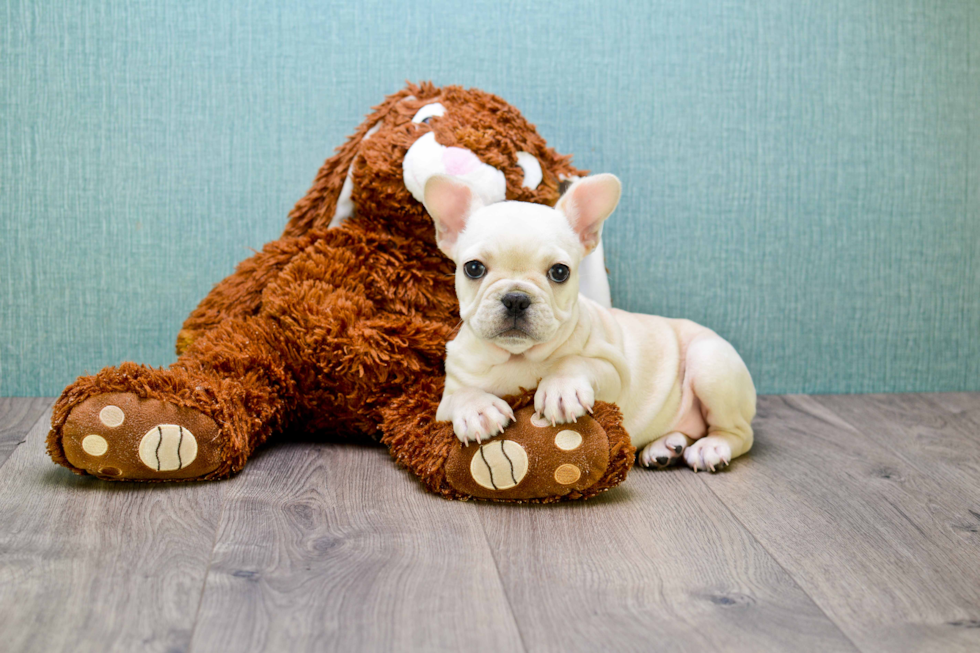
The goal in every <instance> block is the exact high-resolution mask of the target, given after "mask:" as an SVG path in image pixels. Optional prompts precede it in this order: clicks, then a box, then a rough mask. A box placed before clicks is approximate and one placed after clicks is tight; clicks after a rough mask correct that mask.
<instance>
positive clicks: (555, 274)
mask: <svg viewBox="0 0 980 653" xmlns="http://www.w3.org/2000/svg"><path fill="white" fill-rule="evenodd" d="M569 274H571V270H569V269H568V266H567V265H563V264H562V263H555V264H554V265H552V266H551V269H550V270H548V278H549V279H551V280H552V281H554V282H555V283H565V282H566V281H568V275H569Z"/></svg>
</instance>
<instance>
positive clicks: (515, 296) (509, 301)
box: [500, 292, 531, 317]
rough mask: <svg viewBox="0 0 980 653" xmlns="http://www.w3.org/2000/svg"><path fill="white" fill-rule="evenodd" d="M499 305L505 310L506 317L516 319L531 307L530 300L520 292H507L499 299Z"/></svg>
mask: <svg viewBox="0 0 980 653" xmlns="http://www.w3.org/2000/svg"><path fill="white" fill-rule="evenodd" d="M500 303H501V304H503V305H504V308H506V309H507V315H510V316H511V317H517V316H518V315H521V314H522V313H523V312H524V311H526V310H527V307H528V306H530V305H531V298H530V297H528V296H527V295H526V294H524V293H522V292H509V293H507V294H506V295H504V296H503V297H502V298H501V300H500Z"/></svg>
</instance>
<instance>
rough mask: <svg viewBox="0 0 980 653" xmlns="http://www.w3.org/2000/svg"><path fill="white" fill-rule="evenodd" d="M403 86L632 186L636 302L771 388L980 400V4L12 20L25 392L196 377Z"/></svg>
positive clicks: (9, 106)
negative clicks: (243, 263) (195, 355)
mask: <svg viewBox="0 0 980 653" xmlns="http://www.w3.org/2000/svg"><path fill="white" fill-rule="evenodd" d="M405 79H411V80H421V79H432V80H434V81H435V82H437V83H459V84H463V85H466V86H478V87H481V88H484V89H486V90H489V91H492V92H495V93H498V94H500V95H502V96H503V97H505V98H506V99H508V100H509V101H510V102H512V103H513V104H515V105H516V106H518V107H520V108H521V109H522V110H523V111H524V113H525V115H526V116H527V117H528V118H529V119H530V120H531V121H532V122H534V123H536V124H537V126H538V128H539V130H540V131H541V132H542V134H543V135H544V136H545V138H547V139H548V140H549V142H550V143H551V144H552V145H553V146H554V147H556V148H557V149H558V150H560V151H562V152H570V153H573V154H575V160H576V162H577V163H578V164H579V165H580V166H582V167H586V168H590V169H592V170H593V171H609V172H614V173H616V174H617V175H619V176H620V177H621V178H622V179H623V181H624V183H625V188H626V191H625V197H624V200H623V203H622V204H621V209H620V210H619V212H618V214H617V215H615V216H614V217H613V219H612V221H611V222H610V223H609V225H608V227H607V229H606V232H605V233H606V247H607V253H608V256H609V267H610V269H611V280H612V286H613V295H614V301H615V303H616V304H617V305H619V306H621V307H623V308H627V309H630V310H636V311H646V312H656V313H660V314H664V315H672V316H686V317H690V318H693V319H695V320H698V321H700V322H702V323H704V324H707V325H709V326H711V327H713V328H714V329H715V330H717V331H718V332H720V333H721V334H723V335H724V336H726V337H728V338H729V339H731V340H732V342H733V343H734V344H735V345H736V347H737V348H738V349H739V350H740V351H741V352H742V354H743V356H744V357H745V359H746V360H747V362H748V364H749V367H750V369H751V370H752V373H753V375H754V376H755V379H756V383H757V385H758V387H759V389H760V391H762V392H865V391H904V390H909V391H925V390H956V389H958V390H980V2H977V1H976V0H960V1H954V0H949V1H946V2H940V3H937V2H934V1H931V0H921V1H917V0H903V1H899V0H847V1H834V2H819V1H810V2H800V1H799V0H785V1H781V0H765V1H763V0H760V1H758V2H734V1H725V0H712V1H710V2H700V1H693V0H692V1H685V2H677V1H676V0H657V1H652V0H647V1H645V2H629V1H620V0H607V1H605V2H595V3H593V2H588V3H585V2H572V1H565V2H544V1H540V0H539V1H536V2H533V3H532V2H528V3H523V2H500V1H497V0H493V1H486V0H476V1H473V2H468V3H457V2H427V1H425V0H416V1H414V2H393V1H390V0H389V1H384V2H377V1H368V2H347V1H339V2H338V1H335V0H331V1H329V2H327V1H323V0H316V1H313V0H309V1H307V2H299V3H293V2H284V1H282V0H254V1H251V2H247V3H243V2H238V1H231V0H229V1H226V2H197V1H195V2H190V1H188V2H177V1H175V0H152V1H150V0H118V1H116V0H102V1H97V2H93V1H79V0H73V1H71V2H67V1H64V2H63V1H55V0H50V1H46V2H21V1H18V0H6V1H5V3H4V5H3V7H2V8H0V121H2V127H0V139H2V148H0V156H2V159H0V243H2V251H0V254H2V256H0V394H3V395H53V394H57V393H58V392H60V390H61V388H62V387H63V386H64V385H65V384H66V383H67V382H69V381H71V380H72V379H73V378H74V377H75V376H77V375H79V374H82V373H84V372H86V371H88V372H94V371H96V370H97V369H99V368H100V367H102V366H104V365H108V364H114V363H118V362H120V361H122V360H127V359H128V360H137V361H142V362H147V363H152V364H157V365H163V364H167V363H169V362H171V361H172V360H173V353H172V352H173V341H174V337H175V334H176V332H177V330H178V328H179V325H180V323H181V322H182V320H183V318H184V316H185V315H186V314H187V313H188V312H189V311H190V310H191V309H192V308H193V307H194V305H195V304H196V302H197V301H198V300H199V299H200V298H201V297H202V296H203V295H204V294H205V293H206V292H207V290H208V289H209V288H210V287H211V285H212V284H214V283H215V282H217V281H218V280H220V279H221V278H222V277H224V276H225V275H227V274H228V273H230V272H231V270H232V269H233V267H234V264H235V263H236V262H237V261H239V260H240V259H242V258H245V257H246V256H248V255H249V254H250V248H259V247H261V245H262V244H263V243H264V242H266V241H268V240H270V239H273V238H275V237H277V236H278V234H279V232H280V230H281V228H282V226H283V224H284V221H285V215H286V213H287V211H288V210H289V208H290V207H291V206H292V203H293V202H294V201H295V200H296V199H298V198H299V197H300V196H302V195H303V193H304V192H305V190H306V188H307V187H308V185H309V183H310V181H311V180H312V178H313V175H314V173H315V171H316V169H317V167H318V166H319V164H320V163H321V162H322V161H323V159H324V158H326V156H327V155H329V154H330V153H331V152H332V151H333V149H334V148H335V147H336V146H337V145H339V144H340V143H341V142H342V141H343V140H344V138H345V137H346V136H347V135H348V134H349V133H350V132H351V131H352V130H353V129H354V127H355V126H356V125H357V124H358V123H359V122H360V121H361V118H362V116H363V115H364V114H365V113H366V112H367V111H368V109H369V107H370V106H372V105H373V104H375V103H377V102H379V101H380V100H381V99H382V97H383V96H384V95H385V94H387V93H389V92H392V91H394V90H397V89H398V88H400V86H401V84H402V82H403V80H405Z"/></svg>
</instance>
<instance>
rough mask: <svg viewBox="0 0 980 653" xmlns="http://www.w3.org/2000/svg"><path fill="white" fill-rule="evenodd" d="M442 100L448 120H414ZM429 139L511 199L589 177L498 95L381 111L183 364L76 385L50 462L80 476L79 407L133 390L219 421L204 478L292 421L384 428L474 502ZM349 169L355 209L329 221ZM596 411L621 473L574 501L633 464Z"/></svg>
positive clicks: (251, 268)
mask: <svg viewBox="0 0 980 653" xmlns="http://www.w3.org/2000/svg"><path fill="white" fill-rule="evenodd" d="M434 101H439V102H440V103H442V104H443V105H444V106H445V107H446V114H445V115H444V116H441V117H436V118H434V119H433V120H431V121H430V122H429V123H428V124H424V123H413V122H412V116H414V115H415V113H416V112H417V111H418V110H419V109H420V108H421V107H422V106H424V105H426V104H428V103H431V102H434ZM375 127H376V131H374V133H373V134H372V135H371V136H370V137H369V138H367V136H368V134H369V132H370V131H371V130H372V128H375ZM430 132H434V133H435V138H436V140H437V142H439V143H440V144H442V145H444V146H447V147H448V146H460V147H466V148H468V149H469V150H471V151H472V152H473V153H475V154H476V155H477V156H478V157H479V159H480V160H481V161H482V162H484V163H486V164H489V165H493V166H495V167H496V168H498V169H499V170H501V171H502V172H503V174H504V177H505V179H506V182H507V191H506V195H507V198H508V199H515V200H523V201H531V202H542V203H547V204H554V202H555V201H556V200H557V199H558V197H559V185H560V180H559V177H560V176H574V175H583V174H585V171H582V170H578V169H576V168H574V167H573V166H572V165H571V163H570V157H567V156H563V155H559V154H557V153H556V152H555V151H554V150H552V149H551V148H549V147H547V145H546V144H545V142H544V140H543V139H542V138H541V137H540V136H539V135H538V134H537V132H536V131H535V129H534V126H533V125H531V124H530V123H528V122H527V121H526V120H525V119H524V118H523V117H522V116H521V115H520V113H519V112H518V111H517V110H516V109H514V108H513V107H511V106H510V105H509V104H507V103H506V102H505V101H504V100H502V99H500V98H499V97H496V96H494V95H491V94H489V93H485V92H483V91H479V90H464V89H462V88H460V87H455V86H447V87H442V88H437V87H435V86H433V85H432V84H428V83H423V84H417V85H416V84H409V85H408V86H407V87H406V88H404V89H403V90H401V91H399V92H398V93H395V94H394V95H392V96H389V97H388V98H387V99H386V100H385V102H384V103H382V104H381V105H379V106H377V107H375V109H374V110H373V112H372V113H371V114H370V115H369V116H368V117H367V119H366V120H365V121H364V123H363V124H362V125H361V126H360V127H359V128H358V129H357V131H356V132H355V133H354V135H353V136H351V138H350V139H349V140H348V141H347V143H345V144H344V145H343V146H342V147H341V148H339V149H338V151H337V153H336V154H335V155H334V156H333V157H331V158H330V159H328V160H327V161H326V162H325V163H324V165H323V166H322V167H321V169H320V171H319V172H318V174H317V176H316V179H315V181H314V183H313V186H312V188H311V189H310V190H309V192H308V193H307V195H306V196H305V197H304V198H303V199H302V200H300V201H299V202H298V203H297V204H296V207H295V208H294V209H293V211H292V212H291V213H290V219H289V224H288V226H287V227H286V229H285V232H284V233H283V236H282V238H280V239H279V240H277V241H275V242H272V243H269V244H268V245H266V246H265V247H264V248H263V249H262V251H261V252H258V253H256V254H255V255H254V256H253V257H251V258H250V259H248V260H247V261H244V262H243V263H241V264H240V265H239V266H238V268H237V269H236V270H235V272H234V273H233V274H232V275H231V276H229V277H228V278H227V279H225V280H224V281H222V282H220V283H219V284H217V285H216V286H215V287H214V289H213V290H212V291H211V292H210V293H209V294H208V296H207V297H206V298H205V299H204V300H203V301H202V302H201V304H200V305H199V306H198V307H197V309H195V310H194V311H193V312H192V313H191V315H190V316H189V317H188V318H187V320H186V322H185V323H184V327H183V329H182V331H181V333H180V335H179V337H178V343H177V349H178V352H179V354H180V357H179V358H178V360H177V362H176V363H174V364H173V365H172V366H171V367H170V368H169V369H151V368H147V367H144V366H139V365H135V364H132V363H126V364H123V365H121V366H119V367H117V368H107V369H105V370H103V371H102V372H100V373H98V374H96V375H94V376H90V377H81V378H79V379H78V380H77V381H76V382H75V383H73V384H72V385H70V386H69V387H68V388H66V390H65V392H64V394H63V395H62V397H61V399H59V401H58V403H57V404H56V406H55V413H54V417H53V420H52V431H51V433H50V435H49V441H48V442H49V445H48V446H49V451H50V453H51V456H52V458H53V459H54V460H55V461H56V462H59V463H60V464H63V465H65V466H68V467H70V468H72V469H73V470H74V471H76V472H82V471H83V470H80V469H79V468H78V467H75V466H73V465H72V464H71V463H70V462H69V461H68V459H67V458H66V456H65V450H64V448H63V446H62V442H61V438H62V432H63V429H64V426H65V423H66V421H67V420H69V419H70V417H69V416H70V414H71V411H72V409H73V408H75V407H77V406H78V405H79V404H81V403H82V402H85V401H86V400H88V399H90V398H92V397H96V396H97V395H100V394H106V393H115V392H125V393H131V394H134V395H136V396H138V397H140V398H145V399H159V400H161V401H166V402H169V403H170V404H173V405H176V406H180V407H185V408H191V409H194V410H196V411H199V412H200V413H202V414H204V415H206V416H208V417H210V418H211V419H213V421H214V423H216V424H217V428H218V429H219V435H218V438H217V439H216V440H213V441H209V444H213V445H214V446H218V447H220V457H221V465H220V466H219V467H218V468H217V469H215V470H213V471H211V472H210V473H208V474H207V476H206V477H205V478H219V477H223V476H227V475H229V474H232V473H235V472H237V471H238V470H240V469H241V468H242V467H243V466H244V465H245V462H246V461H247V459H248V457H249V456H250V455H251V453H252V452H253V451H254V449H255V448H256V447H257V446H259V445H260V444H261V443H262V442H264V441H265V440H266V439H267V438H269V437H270V436H271V435H273V434H275V433H278V432H281V431H282V430H284V429H286V428H291V429H299V430H305V431H314V432H315V431H323V430H328V429H329V430H330V431H332V432H335V433H340V434H347V435H355V436H356V435H360V436H362V437H363V436H374V437H376V436H377V435H379V434H380V433H381V431H382V430H383V432H384V441H385V442H386V443H387V444H388V445H389V447H390V448H391V450H392V453H393V454H394V456H395V457H396V459H397V460H398V461H399V462H402V463H404V464H405V465H406V466H407V467H409V468H410V469H411V470H412V471H414V472H415V473H416V474H418V475H419V477H420V478H421V479H422V480H423V482H424V483H425V485H426V487H428V488H430V489H432V490H433V491H435V492H439V493H440V494H442V495H444V496H449V497H452V498H465V497H464V496H463V495H460V494H459V493H456V492H455V491H454V490H452V488H450V487H448V486H447V485H446V483H445V477H444V472H443V471H442V470H441V465H442V463H443V462H444V461H445V456H446V452H447V451H448V450H449V449H448V447H451V446H457V447H458V446H459V444H458V441H456V439H455V437H454V436H453V435H452V427H451V426H450V425H448V424H441V423H437V422H435V421H434V415H435V406H436V404H437V403H438V392H439V388H440V387H441V386H440V383H441V378H442V366H443V357H444V354H445V345H446V342H447V341H448V340H449V339H450V338H451V337H452V334H453V331H454V329H455V328H456V326H457V324H458V309H457V304H456V298H455V293H454V289H453V278H452V273H453V264H452V262H451V261H449V260H448V259H447V258H446V257H444V256H443V255H442V254H441V253H440V252H439V251H438V249H437V248H436V246H435V240H434V230H433V226H432V222H431V220H430V218H429V216H428V215H427V214H426V212H425V210H424V208H423V207H422V205H421V204H420V203H419V202H417V201H416V200H415V199H414V198H413V197H412V195H411V193H410V192H409V191H408V189H407V188H406V187H405V184H404V181H403V170H402V160H403V159H404V156H405V152H406V151H407V150H408V148H409V147H411V145H412V143H414V142H415V141H416V140H418V139H419V138H421V137H422V136H423V135H425V134H428V133H430ZM521 151H524V152H530V153H532V154H533V155H534V156H536V157H537V158H538V160H539V161H540V163H541V168H542V172H543V177H544V178H543V181H542V183H541V184H539V185H538V187H537V188H534V189H530V188H524V187H523V185H522V181H523V178H524V172H523V169H522V168H521V167H520V166H519V165H518V161H517V153H518V152H521ZM348 171H350V174H351V176H352V179H353V192H352V195H351V197H352V200H353V203H354V206H355V211H354V215H353V216H351V217H349V218H348V219H347V220H346V222H344V223H343V224H342V225H340V226H336V225H334V226H333V228H330V227H331V221H332V220H333V217H334V212H335V210H336V207H337V203H338V197H339V195H340V192H341V188H342V187H343V184H344V180H345V178H346V177H347V175H348ZM527 400H528V399H527V397H526V396H525V397H522V398H515V401H516V402H518V403H520V402H525V403H526V402H527ZM596 414H597V420H598V421H599V422H600V423H601V425H602V426H603V427H604V428H605V429H606V433H607V435H608V436H609V439H610V443H611V450H610V456H611V459H610V465H609V468H608V470H607V471H606V473H605V475H604V476H603V477H602V479H601V480H600V482H599V483H597V484H596V485H595V486H594V487H591V488H588V489H587V490H586V491H585V492H582V493H573V495H574V496H573V495H568V496H566V497H564V498H566V499H567V498H585V497H587V496H591V495H593V494H595V493H597V492H600V491H602V490H604V489H606V488H608V487H611V486H612V485H615V484H616V483H618V482H620V481H622V479H623V477H624V475H625V473H626V471H627V470H628V469H629V467H630V465H631V464H632V448H631V447H630V446H629V439H628V437H626V435H625V432H624V431H623V430H622V426H621V417H620V415H619V413H618V410H617V409H616V408H615V407H614V406H605V405H597V407H596ZM161 437H162V436H161Z"/></svg>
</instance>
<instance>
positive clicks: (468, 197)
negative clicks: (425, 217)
mask: <svg viewBox="0 0 980 653" xmlns="http://www.w3.org/2000/svg"><path fill="white" fill-rule="evenodd" d="M426 201H427V202H428V204H429V205H430V209H431V213H432V214H433V217H434V218H435V219H436V221H437V222H438V225H439V232H440V234H439V235H440V238H441V239H442V240H444V241H445V242H446V243H447V244H450V245H451V244H453V243H455V242H456V238H457V237H458V236H459V234H460V232H462V231H463V228H464V227H466V217H467V215H468V214H469V210H470V205H471V204H472V201H473V195H472V192H471V191H470V189H469V187H468V186H466V185H465V184H457V183H453V182H451V181H449V180H443V181H442V182H441V183H439V184H438V185H436V187H435V188H433V189H431V191H430V192H429V193H428V194H427V195H426Z"/></svg>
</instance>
